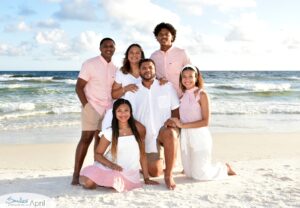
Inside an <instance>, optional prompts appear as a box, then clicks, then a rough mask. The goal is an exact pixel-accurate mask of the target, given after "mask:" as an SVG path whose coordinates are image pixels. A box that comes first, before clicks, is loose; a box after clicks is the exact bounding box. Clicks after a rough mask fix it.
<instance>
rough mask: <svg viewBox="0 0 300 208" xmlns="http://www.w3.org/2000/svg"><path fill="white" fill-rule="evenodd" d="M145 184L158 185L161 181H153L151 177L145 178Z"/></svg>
mask: <svg viewBox="0 0 300 208" xmlns="http://www.w3.org/2000/svg"><path fill="white" fill-rule="evenodd" d="M144 182H145V184H147V185H158V184H159V183H158V182H157V181H153V180H151V179H150V178H145V179H144Z"/></svg>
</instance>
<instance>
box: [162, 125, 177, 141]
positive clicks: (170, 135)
mask: <svg viewBox="0 0 300 208" xmlns="http://www.w3.org/2000/svg"><path fill="white" fill-rule="evenodd" d="M178 135H179V133H178V130H177V129H175V128H163V129H161V131H160V134H159V137H160V138H161V139H162V140H174V139H177V138H178ZM162 140H160V141H162Z"/></svg>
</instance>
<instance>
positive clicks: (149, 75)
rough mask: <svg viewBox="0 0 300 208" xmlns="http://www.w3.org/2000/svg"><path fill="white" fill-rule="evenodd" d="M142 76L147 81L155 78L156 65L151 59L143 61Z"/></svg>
mask: <svg viewBox="0 0 300 208" xmlns="http://www.w3.org/2000/svg"><path fill="white" fill-rule="evenodd" d="M140 76H141V77H142V78H143V80H146V81H150V80H152V79H154V78H155V66H154V64H153V63H152V62H151V61H147V62H143V63H142V65H141V67H140Z"/></svg>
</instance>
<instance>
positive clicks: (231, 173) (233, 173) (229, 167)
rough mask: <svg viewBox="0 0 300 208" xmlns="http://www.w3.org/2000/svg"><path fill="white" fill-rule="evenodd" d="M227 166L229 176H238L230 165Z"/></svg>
mask: <svg viewBox="0 0 300 208" xmlns="http://www.w3.org/2000/svg"><path fill="white" fill-rule="evenodd" d="M226 166H227V174H228V175H229V176H233V175H236V173H235V172H234V171H233V170H232V168H231V166H230V165H229V164H228V163H226Z"/></svg>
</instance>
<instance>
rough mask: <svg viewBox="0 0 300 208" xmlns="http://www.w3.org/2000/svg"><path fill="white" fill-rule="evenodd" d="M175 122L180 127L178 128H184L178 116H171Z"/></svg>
mask: <svg viewBox="0 0 300 208" xmlns="http://www.w3.org/2000/svg"><path fill="white" fill-rule="evenodd" d="M170 119H171V120H172V121H173V122H174V123H175V124H176V126H177V127H178V128H182V126H183V125H182V123H181V121H180V120H179V119H178V118H170Z"/></svg>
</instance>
